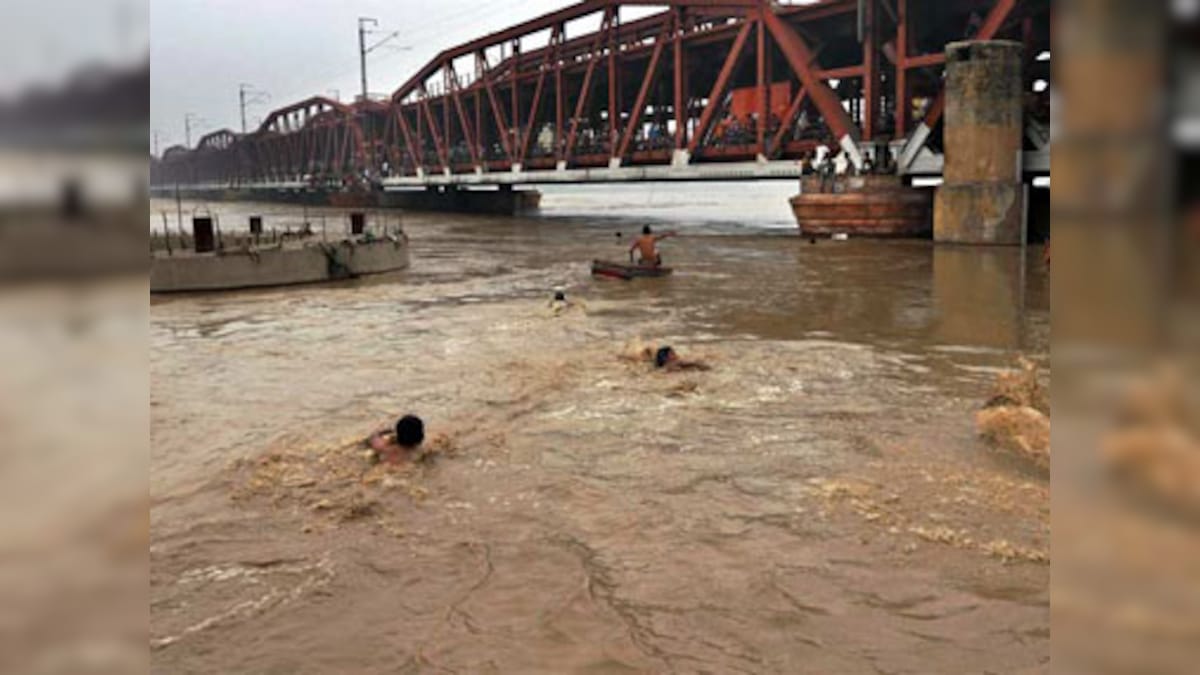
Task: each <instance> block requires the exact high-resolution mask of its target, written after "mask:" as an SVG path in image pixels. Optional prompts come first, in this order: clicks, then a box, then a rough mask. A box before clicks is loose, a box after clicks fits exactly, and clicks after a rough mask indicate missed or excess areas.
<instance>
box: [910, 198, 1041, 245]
mask: <svg viewBox="0 0 1200 675" xmlns="http://www.w3.org/2000/svg"><path fill="white" fill-rule="evenodd" d="M1024 203H1025V190H1024V188H1023V186H1022V185H1021V184H1020V183H962V184H958V185H943V186H941V187H940V188H938V191H937V196H936V197H935V198H934V204H933V239H934V241H937V242H944V243H956V244H1003V245H1013V246H1019V245H1020V244H1021V228H1022V221H1023V219H1024V213H1025V206H1024Z"/></svg>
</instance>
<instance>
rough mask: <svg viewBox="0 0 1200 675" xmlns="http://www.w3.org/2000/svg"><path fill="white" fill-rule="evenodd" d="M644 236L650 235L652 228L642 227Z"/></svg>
mask: <svg viewBox="0 0 1200 675" xmlns="http://www.w3.org/2000/svg"><path fill="white" fill-rule="evenodd" d="M642 234H650V226H649V225H646V226H644V227H642Z"/></svg>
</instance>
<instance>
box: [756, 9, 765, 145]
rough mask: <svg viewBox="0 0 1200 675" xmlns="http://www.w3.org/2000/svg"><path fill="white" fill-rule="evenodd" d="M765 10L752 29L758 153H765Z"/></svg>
mask: <svg viewBox="0 0 1200 675" xmlns="http://www.w3.org/2000/svg"><path fill="white" fill-rule="evenodd" d="M766 11H767V10H765V9H762V10H759V20H758V28H757V29H756V30H755V31H754V32H755V33H756V35H755V37H757V38H758V40H757V44H756V45H755V50H754V51H755V67H754V72H755V87H756V89H757V91H756V92H755V96H756V97H757V100H758V124H755V125H754V126H755V132H756V134H757V138H756V139H755V143H757V145H758V152H759V154H766V151H767V149H766V147H764V146H765V145H766V130H767V32H766V31H767V28H766V22H765V21H764V20H763V14H764V13H765V12H766Z"/></svg>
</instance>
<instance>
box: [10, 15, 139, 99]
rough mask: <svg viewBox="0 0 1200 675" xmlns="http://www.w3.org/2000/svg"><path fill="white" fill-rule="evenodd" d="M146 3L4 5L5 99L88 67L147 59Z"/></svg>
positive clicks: (47, 84)
mask: <svg viewBox="0 0 1200 675" xmlns="http://www.w3.org/2000/svg"><path fill="white" fill-rule="evenodd" d="M148 28H149V26H148V22H147V16H146V3H145V2H144V0H6V1H4V2H0V64H2V66H0V97H6V98H7V97H11V96H14V95H18V94H20V93H21V92H23V91H24V90H26V89H28V88H29V87H31V86H51V87H52V86H54V85H56V84H58V83H60V82H62V80H63V79H64V78H65V77H66V76H67V75H69V74H70V73H71V72H72V71H74V70H76V69H77V68H79V67H80V66H82V65H84V64H85V63H97V62H99V63H107V64H128V63H131V62H136V61H143V60H144V59H145V58H146V42H147V39H148V37H147V32H148Z"/></svg>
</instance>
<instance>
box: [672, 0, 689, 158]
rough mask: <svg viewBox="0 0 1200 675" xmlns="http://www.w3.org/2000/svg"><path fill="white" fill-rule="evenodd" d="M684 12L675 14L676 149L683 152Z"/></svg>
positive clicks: (684, 112) (684, 129) (685, 130)
mask: <svg viewBox="0 0 1200 675" xmlns="http://www.w3.org/2000/svg"><path fill="white" fill-rule="evenodd" d="M685 11H686V10H684V9H683V8H680V9H679V10H677V11H676V13H675V49H674V52H675V53H674V57H675V72H674V84H675V92H674V93H675V97H674V101H675V149H676V150H682V149H683V147H684V145H685V144H686V143H687V107H688V106H687V104H688V98H687V92H686V89H687V83H686V82H685V81H684V68H685V65H684V59H683V55H684V47H683V29H684V12H685Z"/></svg>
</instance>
